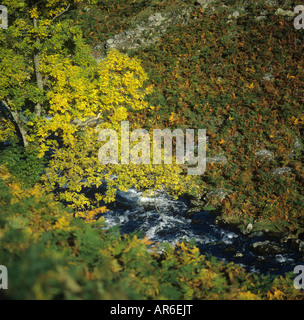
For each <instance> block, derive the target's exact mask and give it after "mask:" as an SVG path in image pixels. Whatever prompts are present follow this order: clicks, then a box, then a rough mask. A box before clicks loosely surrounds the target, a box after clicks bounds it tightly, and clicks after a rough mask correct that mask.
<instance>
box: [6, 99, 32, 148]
mask: <svg viewBox="0 0 304 320" xmlns="http://www.w3.org/2000/svg"><path fill="white" fill-rule="evenodd" d="M0 103H2V104H3V105H4V107H5V108H6V110H8V112H9V113H10V115H11V117H12V118H13V120H14V122H15V124H16V126H17V128H18V131H19V133H20V136H21V138H22V143H23V146H24V147H25V148H26V147H27V146H28V145H29V142H28V141H27V138H26V135H27V131H26V129H25V125H24V122H23V120H22V118H21V115H20V114H19V113H18V112H17V111H13V110H12V109H11V108H10V106H9V105H8V103H6V102H5V101H3V100H2V101H0Z"/></svg>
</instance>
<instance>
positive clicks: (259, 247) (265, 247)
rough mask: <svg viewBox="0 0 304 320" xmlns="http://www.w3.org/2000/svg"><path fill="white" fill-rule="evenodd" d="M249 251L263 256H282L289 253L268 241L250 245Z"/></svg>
mask: <svg viewBox="0 0 304 320" xmlns="http://www.w3.org/2000/svg"><path fill="white" fill-rule="evenodd" d="M249 249H250V250H251V251H253V252H254V253H256V254H258V255H261V256H264V255H271V254H282V253H286V252H287V250H286V249H285V248H283V247H280V246H278V245H277V244H276V243H274V242H270V241H268V240H267V241H258V242H255V243H253V244H251V245H249Z"/></svg>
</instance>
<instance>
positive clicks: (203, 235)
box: [105, 189, 303, 274]
mask: <svg viewBox="0 0 304 320" xmlns="http://www.w3.org/2000/svg"><path fill="white" fill-rule="evenodd" d="M110 209H111V210H110V211H109V212H107V214H106V215H105V221H106V225H107V228H110V227H113V226H120V231H121V233H132V232H139V234H140V235H142V236H144V235H145V236H147V237H148V239H149V240H152V241H155V242H169V243H171V244H175V243H177V242H180V241H181V240H183V239H184V240H194V241H195V244H196V246H197V247H198V248H199V249H200V250H201V253H202V254H211V255H212V256H214V257H217V258H218V259H220V260H224V261H226V262H230V261H233V262H235V263H238V264H240V265H241V266H243V267H244V268H245V269H246V270H247V271H249V272H258V273H270V274H284V273H285V272H290V271H293V269H294V266H295V265H297V264H303V262H302V261H301V258H302V256H301V255H300V254H299V253H297V252H293V251H291V250H290V251H289V252H288V253H284V254H276V255H274V254H273V255H264V256H259V255H257V254H255V253H254V252H252V250H250V249H249V248H248V246H249V245H250V244H252V243H254V242H256V241H264V240H266V239H264V238H262V237H258V236H253V237H248V236H245V235H243V234H241V233H240V232H239V231H238V230H233V229H232V228H229V227H227V228H224V227H219V226H218V225H216V224H215V223H214V220H215V214H214V213H212V212H206V211H203V212H200V213H197V214H196V215H195V216H194V217H193V219H187V218H186V217H185V213H186V211H187V210H188V204H187V201H186V199H180V200H174V199H173V198H171V197H170V196H168V195H167V194H165V193H159V194H157V196H155V197H144V196H143V195H142V193H140V192H138V191H136V190H135V189H131V190H129V191H128V192H118V196H117V200H116V202H115V204H113V205H112V207H110ZM277 245H278V246H282V245H281V244H280V243H277Z"/></svg>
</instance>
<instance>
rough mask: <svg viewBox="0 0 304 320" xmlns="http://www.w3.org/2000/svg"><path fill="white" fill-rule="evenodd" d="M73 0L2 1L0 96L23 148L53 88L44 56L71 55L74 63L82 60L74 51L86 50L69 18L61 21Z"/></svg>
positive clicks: (77, 0) (62, 56) (42, 113)
mask: <svg viewBox="0 0 304 320" xmlns="http://www.w3.org/2000/svg"><path fill="white" fill-rule="evenodd" d="M77 2H79V0H74V1H72V2H71V3H70V4H69V3H68V1H59V0H51V1H38V2H37V1H31V0H25V1H16V0H5V1H3V2H2V4H3V5H5V6H6V7H7V9H8V15H9V27H8V29H6V30H3V29H0V70H1V83H0V101H1V102H2V106H4V107H5V109H6V111H7V112H8V113H9V117H10V119H11V121H12V122H13V123H14V125H15V127H16V132H17V133H18V134H19V135H20V136H21V138H22V143H23V145H24V146H25V147H27V146H28V144H29V141H28V134H29V132H30V131H33V126H32V122H33V121H34V123H37V122H39V121H40V120H41V118H42V117H44V116H45V115H46V114H47V112H48V107H49V101H48V98H47V93H48V92H49V91H51V90H52V87H51V86H50V85H49V74H48V73H47V72H46V67H47V66H46V64H47V63H48V61H47V60H46V59H45V57H49V56H51V55H54V56H56V57H57V59H58V61H59V60H60V59H62V58H64V57H68V56H70V57H71V59H72V60H73V62H74V63H77V62H78V63H81V61H79V55H81V54H82V55H84V54H85V53H86V54H88V52H89V51H88V47H86V46H85V44H84V42H83V41H82V40H81V36H80V32H79V30H78V29H77V28H76V27H73V23H72V21H69V20H65V21H64V20H61V17H62V16H63V15H64V13H65V12H67V11H68V10H69V8H70V7H71V4H72V5H75V4H77ZM77 58H78V61H77ZM86 60H89V59H86ZM82 62H84V61H82ZM86 63H87V62H86ZM6 118H8V117H7V116H6ZM34 129H35V128H34Z"/></svg>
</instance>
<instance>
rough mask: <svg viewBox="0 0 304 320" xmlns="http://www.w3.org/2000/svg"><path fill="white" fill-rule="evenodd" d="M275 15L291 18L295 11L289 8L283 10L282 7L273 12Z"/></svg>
mask: <svg viewBox="0 0 304 320" xmlns="http://www.w3.org/2000/svg"><path fill="white" fill-rule="evenodd" d="M275 15H277V16H284V17H291V18H293V17H294V16H295V13H294V12H293V11H291V10H283V9H282V8H278V9H277V11H276V12H275Z"/></svg>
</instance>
